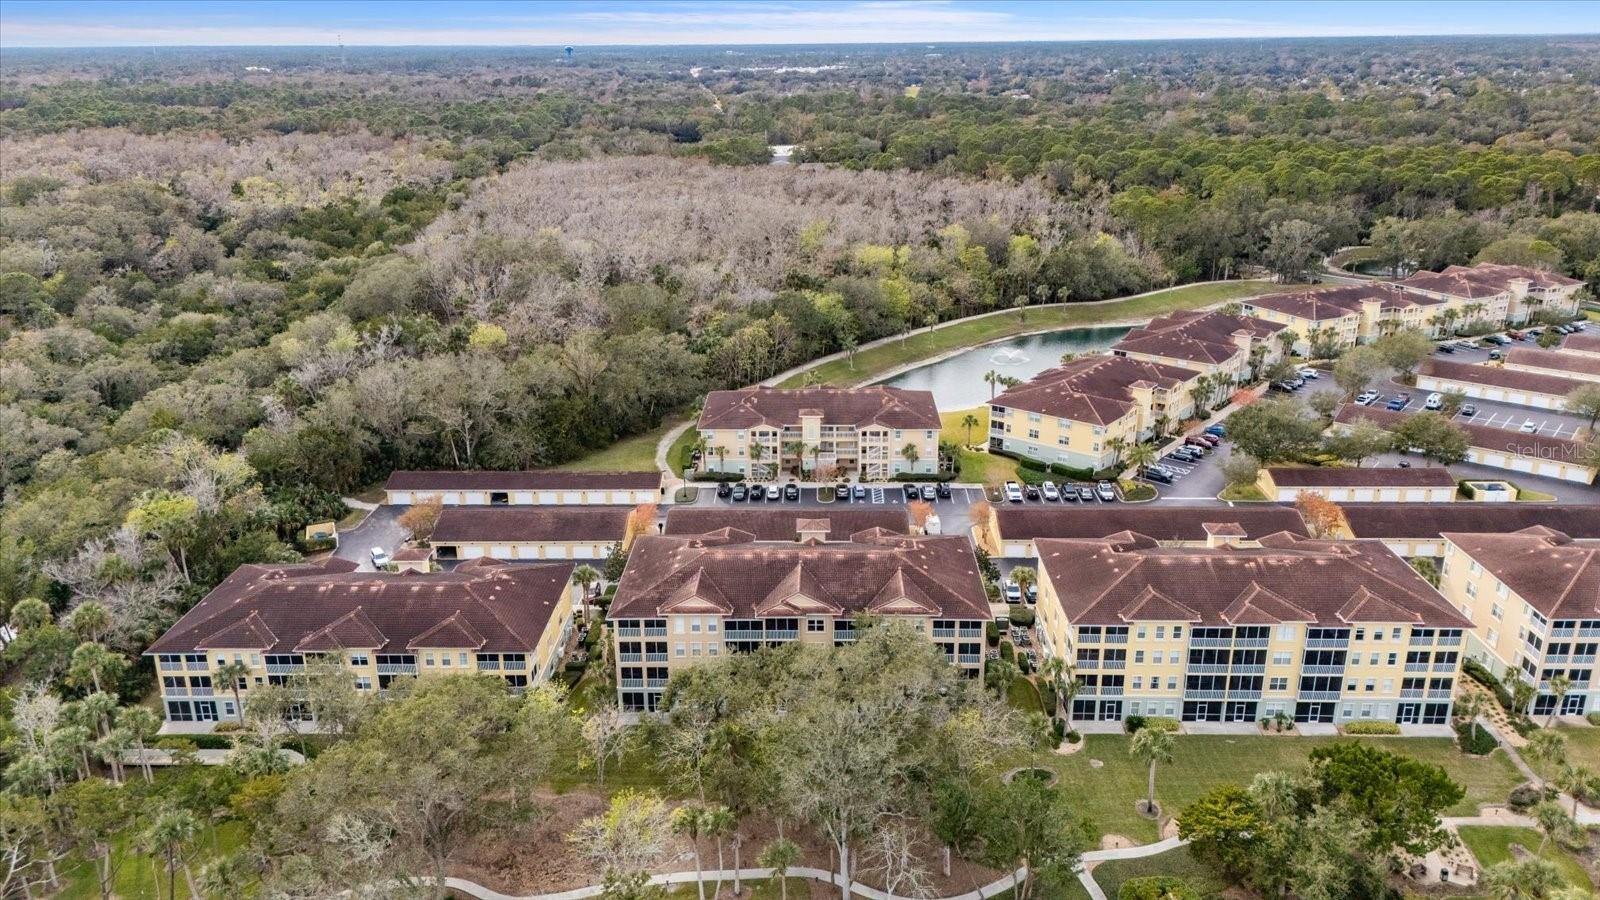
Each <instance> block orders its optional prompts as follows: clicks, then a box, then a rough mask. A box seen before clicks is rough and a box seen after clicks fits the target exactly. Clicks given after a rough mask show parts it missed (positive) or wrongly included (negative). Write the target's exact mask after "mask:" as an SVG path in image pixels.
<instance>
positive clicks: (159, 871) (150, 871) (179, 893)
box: [56, 822, 245, 900]
mask: <svg viewBox="0 0 1600 900" xmlns="http://www.w3.org/2000/svg"><path fill="white" fill-rule="evenodd" d="M244 840H245V829H244V825H243V823H240V822H223V823H222V824H220V825H206V826H204V827H202V829H201V830H200V836H199V837H198V838H197V839H196V841H195V846H196V847H198V848H199V852H198V853H197V854H196V855H195V857H194V858H193V859H192V860H191V861H190V863H189V865H190V867H191V868H192V869H193V870H194V871H195V873H196V875H198V874H199V872H200V869H201V868H203V867H204V866H205V864H206V863H208V862H211V861H212V860H214V859H219V858H221V857H223V856H226V855H228V854H230V853H232V852H234V851H235V850H237V849H239V847H240V846H241V845H242V844H243V843H244ZM112 858H113V859H120V860H122V865H121V868H119V869H118V870H117V878H116V885H115V893H116V895H117V896H118V897H165V896H167V872H166V869H165V868H164V867H162V866H161V864H160V863H159V862H158V861H153V858H152V857H150V856H148V855H146V854H143V853H140V852H139V851H138V850H137V849H134V848H132V847H131V846H130V843H129V839H128V838H127V837H123V838H122V839H120V840H118V841H117V850H116V851H115V853H114V854H113V856H112ZM61 876H62V879H63V881H64V882H65V883H66V887H64V888H63V889H62V891H61V893H59V894H57V895H56V896H57V897H58V898H60V900H98V898H99V897H100V885H99V882H98V881H97V880H96V877H95V870H94V865H93V864H92V863H87V862H82V861H77V862H76V863H75V864H70V865H63V866H62V868H61ZM174 895H175V896H176V897H177V898H178V900H190V897H191V895H190V894H189V888H188V885H186V884H185V883H184V879H183V872H182V870H179V872H178V873H177V885H176V889H175V891H174ZM195 900H198V898H195Z"/></svg>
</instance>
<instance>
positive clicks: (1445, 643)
mask: <svg viewBox="0 0 1600 900" xmlns="http://www.w3.org/2000/svg"><path fill="white" fill-rule="evenodd" d="M1439 646H1441V647H1459V646H1461V635H1459V634H1458V635H1454V636H1446V637H1442V638H1439Z"/></svg>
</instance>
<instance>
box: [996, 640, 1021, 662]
mask: <svg viewBox="0 0 1600 900" xmlns="http://www.w3.org/2000/svg"><path fill="white" fill-rule="evenodd" d="M1000 658H1001V659H1003V660H1005V661H1006V662H1008V663H1015V662H1016V661H1017V648H1016V647H1013V646H1011V642H1010V641H1006V642H1005V643H1003V644H1001V645H1000Z"/></svg>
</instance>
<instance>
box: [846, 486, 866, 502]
mask: <svg viewBox="0 0 1600 900" xmlns="http://www.w3.org/2000/svg"><path fill="white" fill-rule="evenodd" d="M850 499H851V500H865V499H867V486H866V485H864V484H858V485H856V486H855V487H853V488H851V489H850Z"/></svg>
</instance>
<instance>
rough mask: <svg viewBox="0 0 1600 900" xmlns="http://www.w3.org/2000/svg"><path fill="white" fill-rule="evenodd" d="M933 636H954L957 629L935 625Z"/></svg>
mask: <svg viewBox="0 0 1600 900" xmlns="http://www.w3.org/2000/svg"><path fill="white" fill-rule="evenodd" d="M933 636H934V637H936V638H953V637H955V636H956V630H955V629H954V628H940V627H939V626H937V625H935V626H934V628H933Z"/></svg>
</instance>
